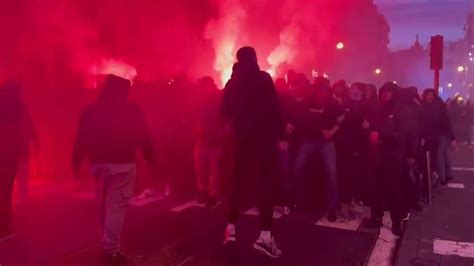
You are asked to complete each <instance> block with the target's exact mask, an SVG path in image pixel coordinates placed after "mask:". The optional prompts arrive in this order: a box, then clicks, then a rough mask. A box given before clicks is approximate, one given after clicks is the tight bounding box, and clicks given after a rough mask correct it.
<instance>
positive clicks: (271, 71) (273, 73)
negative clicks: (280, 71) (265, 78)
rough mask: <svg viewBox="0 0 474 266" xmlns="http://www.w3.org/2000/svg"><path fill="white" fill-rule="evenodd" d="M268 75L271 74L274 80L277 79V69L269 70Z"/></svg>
mask: <svg viewBox="0 0 474 266" xmlns="http://www.w3.org/2000/svg"><path fill="white" fill-rule="evenodd" d="M267 73H268V74H270V76H271V77H272V78H275V76H276V70H275V68H273V67H272V68H270V69H268V70H267Z"/></svg>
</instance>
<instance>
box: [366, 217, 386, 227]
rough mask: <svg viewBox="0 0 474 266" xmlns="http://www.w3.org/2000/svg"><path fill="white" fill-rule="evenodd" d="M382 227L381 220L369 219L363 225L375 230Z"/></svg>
mask: <svg viewBox="0 0 474 266" xmlns="http://www.w3.org/2000/svg"><path fill="white" fill-rule="evenodd" d="M382 225H383V223H382V219H378V218H377V219H375V218H371V219H370V220H369V221H368V222H367V223H366V224H365V227H367V228H373V229H376V228H380V227H382Z"/></svg>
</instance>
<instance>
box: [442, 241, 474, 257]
mask: <svg viewBox="0 0 474 266" xmlns="http://www.w3.org/2000/svg"><path fill="white" fill-rule="evenodd" d="M433 253H435V254H440V255H455V256H460V257H465V258H474V243H468V242H455V241H449V240H441V239H435V240H434V241H433Z"/></svg>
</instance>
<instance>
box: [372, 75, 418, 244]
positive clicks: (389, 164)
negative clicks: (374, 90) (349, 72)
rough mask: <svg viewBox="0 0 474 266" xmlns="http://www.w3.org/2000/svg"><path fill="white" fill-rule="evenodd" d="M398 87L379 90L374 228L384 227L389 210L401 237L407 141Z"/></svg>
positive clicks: (387, 86) (405, 117) (391, 86)
mask: <svg viewBox="0 0 474 266" xmlns="http://www.w3.org/2000/svg"><path fill="white" fill-rule="evenodd" d="M399 93H400V90H399V87H398V86H397V85H396V84H394V83H392V82H388V83H385V84H384V85H383V86H382V88H381V89H380V93H379V100H380V110H379V113H378V125H377V132H378V136H379V150H378V152H379V156H378V157H379V160H378V165H377V180H376V184H375V189H376V191H375V194H376V196H375V197H376V200H375V202H374V203H373V205H372V206H371V207H372V221H371V225H372V226H373V227H380V226H382V216H383V212H384V211H385V210H386V209H388V210H389V211H390V214H391V218H392V232H393V234H395V235H398V236H399V235H401V221H402V218H403V217H402V216H403V211H404V201H403V197H404V189H403V188H404V186H403V185H404V182H403V181H404V179H403V168H404V167H405V165H406V162H405V160H404V159H405V150H406V147H405V143H406V138H407V137H408V134H407V132H408V129H407V128H408V123H407V122H408V119H410V118H409V117H408V116H407V111H406V109H405V108H404V106H403V105H402V104H400V98H399Z"/></svg>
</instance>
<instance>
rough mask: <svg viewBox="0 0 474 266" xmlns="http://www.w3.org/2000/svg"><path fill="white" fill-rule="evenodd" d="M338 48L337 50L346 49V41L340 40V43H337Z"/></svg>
mask: <svg viewBox="0 0 474 266" xmlns="http://www.w3.org/2000/svg"><path fill="white" fill-rule="evenodd" d="M336 48H337V50H342V49H344V43H343V42H338V43H337V44H336Z"/></svg>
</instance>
